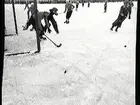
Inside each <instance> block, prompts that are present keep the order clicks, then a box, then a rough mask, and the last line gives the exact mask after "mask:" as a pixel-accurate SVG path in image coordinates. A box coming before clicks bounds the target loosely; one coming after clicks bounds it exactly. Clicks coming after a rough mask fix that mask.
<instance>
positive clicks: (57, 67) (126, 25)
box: [2, 2, 137, 105]
mask: <svg viewBox="0 0 140 105" xmlns="http://www.w3.org/2000/svg"><path fill="white" fill-rule="evenodd" d="M122 4H123V3H122V2H115V3H108V7H107V13H103V12H104V10H103V9H104V4H103V3H91V6H90V8H88V7H87V4H85V6H84V7H82V6H81V4H80V5H79V8H78V11H75V10H74V12H73V14H72V16H71V19H70V23H69V24H64V21H65V14H63V13H62V12H63V11H64V4H38V9H39V11H48V10H49V9H50V8H52V7H57V8H58V9H59V11H58V12H59V13H62V14H60V15H58V16H55V18H56V21H57V23H58V27H59V30H60V33H59V34H58V35H57V34H56V33H55V32H54V30H53V28H52V26H51V29H52V33H51V34H48V33H46V35H48V37H50V38H51V39H52V40H53V41H54V42H56V43H57V44H59V43H62V46H61V47H60V48H56V47H55V46H54V45H53V44H52V43H51V42H50V41H49V40H46V41H41V52H40V53H38V54H26V55H18V56H4V69H3V85H2V104H3V105H135V47H136V20H137V19H136V16H137V2H134V7H133V8H132V16H131V19H130V20H129V19H128V18H127V19H126V20H125V21H124V22H123V24H122V27H121V28H119V30H118V32H114V31H110V30H109V29H110V27H111V24H112V22H113V21H114V20H115V19H116V18H117V16H118V13H119V9H120V7H121V5H122ZM15 8H16V16H17V25H18V31H19V34H18V35H17V36H16V35H15V36H9V37H5V47H6V48H7V49H8V50H7V51H6V52H5V53H17V52H23V51H36V49H37V46H36V33H35V31H32V32H31V31H29V30H26V31H23V30H22V25H24V24H25V23H26V21H27V10H24V5H19V4H16V5H15ZM5 9H6V10H10V5H5ZM11 17H12V16H9V17H8V18H7V19H9V18H11ZM11 21H12V19H11ZM6 24H7V25H8V24H10V22H7V23H6ZM10 26H11V25H9V26H7V27H10ZM11 27H13V26H11ZM29 29H30V28H29ZM125 45H126V47H124V46H125ZM65 70H66V71H67V72H66V74H64V71H65Z"/></svg>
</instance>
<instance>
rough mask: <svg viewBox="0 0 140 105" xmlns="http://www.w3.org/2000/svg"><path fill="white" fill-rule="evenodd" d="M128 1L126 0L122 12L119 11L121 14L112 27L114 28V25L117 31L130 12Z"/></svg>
mask: <svg viewBox="0 0 140 105" xmlns="http://www.w3.org/2000/svg"><path fill="white" fill-rule="evenodd" d="M128 6H129V4H128V2H126V1H124V5H123V6H121V9H120V12H119V16H118V18H117V19H116V20H115V21H114V22H113V23H112V27H111V28H110V30H113V28H114V27H116V29H115V31H116V32H117V31H118V28H120V27H121V25H122V22H123V21H124V20H125V19H126V17H127V16H128V13H129V9H128Z"/></svg>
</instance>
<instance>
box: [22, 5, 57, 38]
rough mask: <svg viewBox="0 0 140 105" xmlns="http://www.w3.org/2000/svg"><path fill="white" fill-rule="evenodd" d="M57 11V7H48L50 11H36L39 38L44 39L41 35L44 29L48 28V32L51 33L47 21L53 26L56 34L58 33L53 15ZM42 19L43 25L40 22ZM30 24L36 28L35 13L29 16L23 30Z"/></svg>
mask: <svg viewBox="0 0 140 105" xmlns="http://www.w3.org/2000/svg"><path fill="white" fill-rule="evenodd" d="M57 11H58V9H57V8H55V7H54V8H52V9H50V12H46V11H45V12H37V15H38V27H39V37H40V39H46V38H44V37H43V35H44V32H46V30H48V32H49V33H51V30H50V25H51V24H50V23H49V21H50V22H51V23H52V25H53V28H54V30H55V31H56V33H57V34H58V33H59V30H58V25H57V22H56V21H55V19H54V17H53V15H54V14H55V15H58V13H57ZM42 19H44V21H45V26H43V25H42V23H41V21H42ZM30 25H32V26H33V28H34V29H35V30H36V24H35V14H34V15H33V16H31V17H30V19H29V20H28V22H27V23H26V25H25V27H24V28H23V30H27V29H28V27H29V26H30Z"/></svg>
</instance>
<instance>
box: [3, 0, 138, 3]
mask: <svg viewBox="0 0 140 105" xmlns="http://www.w3.org/2000/svg"><path fill="white" fill-rule="evenodd" d="M26 1H29V2H34V0H14V2H15V4H25V3H26ZM38 1H39V3H40V4H45V3H48V4H49V3H66V0H38ZM72 1H73V0H72ZM79 1H80V3H81V2H82V1H84V2H88V1H90V2H91V3H95V2H104V1H105V0H79ZM122 1H124V0H108V2H122ZM132 1H137V0H132ZM11 3H12V0H5V4H11Z"/></svg>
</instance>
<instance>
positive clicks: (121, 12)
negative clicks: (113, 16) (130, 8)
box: [120, 6, 124, 16]
mask: <svg viewBox="0 0 140 105" xmlns="http://www.w3.org/2000/svg"><path fill="white" fill-rule="evenodd" d="M120 15H121V16H124V13H123V6H121V9H120Z"/></svg>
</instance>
